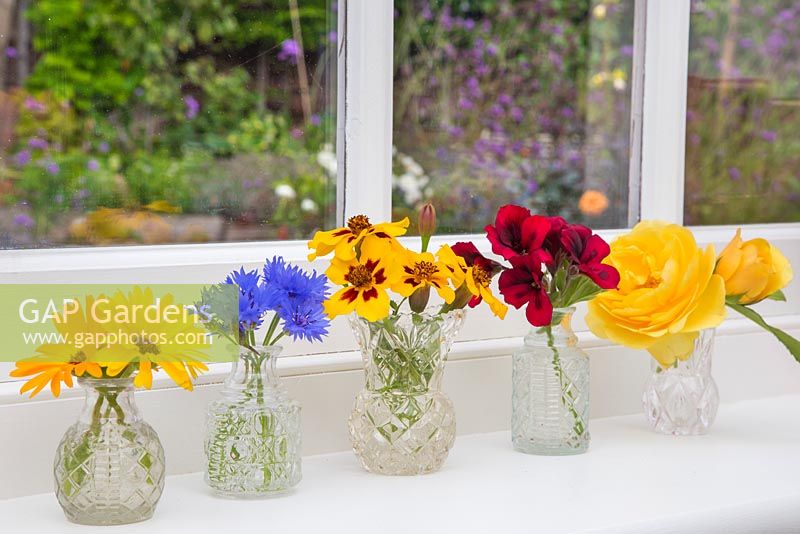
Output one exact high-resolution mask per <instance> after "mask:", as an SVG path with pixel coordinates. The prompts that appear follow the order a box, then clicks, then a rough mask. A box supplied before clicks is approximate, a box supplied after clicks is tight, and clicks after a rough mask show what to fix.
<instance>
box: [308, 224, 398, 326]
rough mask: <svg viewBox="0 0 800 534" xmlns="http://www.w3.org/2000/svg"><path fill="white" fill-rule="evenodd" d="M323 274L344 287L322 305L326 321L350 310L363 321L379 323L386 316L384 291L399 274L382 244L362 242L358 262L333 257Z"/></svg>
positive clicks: (388, 308) (395, 280) (375, 241)
mask: <svg viewBox="0 0 800 534" xmlns="http://www.w3.org/2000/svg"><path fill="white" fill-rule="evenodd" d="M325 274H326V275H327V276H328V278H329V279H330V280H331V282H333V283H334V284H338V285H343V286H345V287H343V288H342V289H340V290H339V291H337V292H336V293H334V294H333V295H332V296H331V297H330V298H329V299H328V300H326V301H325V303H324V307H325V313H326V314H328V316H329V317H330V318H334V317H336V316H337V315H343V314H346V313H351V312H353V311H355V312H356V313H357V314H358V315H359V316H361V317H363V318H364V319H366V320H367V321H379V320H381V319H383V318H385V317H386V316H387V315H389V310H390V304H389V303H390V300H389V295H388V294H387V293H386V291H387V290H388V289H389V288H390V287H392V285H394V284H395V283H396V282H397V280H398V274H399V273H398V272H397V266H396V265H395V264H394V262H393V260H392V257H391V246H390V245H389V244H388V243H387V242H386V241H384V240H382V239H378V238H367V239H365V240H364V241H363V242H362V244H361V255H360V257H359V258H358V259H356V258H355V257H353V258H351V259H350V260H348V261H345V260H342V259H340V258H339V257H335V258H333V259H332V260H331V265H330V267H328V270H327V271H326V272H325Z"/></svg>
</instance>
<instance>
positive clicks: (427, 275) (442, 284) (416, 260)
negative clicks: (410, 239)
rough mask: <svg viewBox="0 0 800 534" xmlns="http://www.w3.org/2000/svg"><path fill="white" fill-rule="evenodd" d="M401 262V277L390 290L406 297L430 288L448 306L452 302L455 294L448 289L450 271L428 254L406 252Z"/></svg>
mask: <svg viewBox="0 0 800 534" xmlns="http://www.w3.org/2000/svg"><path fill="white" fill-rule="evenodd" d="M403 256H404V258H403V260H402V262H401V269H402V275H401V277H400V279H399V280H398V281H397V283H396V284H394V285H393V286H392V290H393V291H396V292H397V293H399V294H400V295H402V296H403V297H408V296H410V295H411V294H412V293H414V291H416V290H417V289H420V288H425V287H432V288H434V289H435V290H436V292H437V293H439V296H440V297H442V298H443V299H444V301H445V302H446V303H448V304H450V303H451V302H453V299H454V298H455V296H456V295H455V292H454V291H453V289H452V288H451V287H450V284H449V279H450V270H449V269H448V268H447V267H446V266H445V265H444V264H443V263H442V262H440V261H436V258H435V257H434V256H433V254H431V253H430V252H422V253H417V252H414V251H411V250H406V251H405V254H403Z"/></svg>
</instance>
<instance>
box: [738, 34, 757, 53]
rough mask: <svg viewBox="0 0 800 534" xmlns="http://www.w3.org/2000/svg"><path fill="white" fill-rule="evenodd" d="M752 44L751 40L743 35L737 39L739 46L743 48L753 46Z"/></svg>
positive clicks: (746, 48)
mask: <svg viewBox="0 0 800 534" xmlns="http://www.w3.org/2000/svg"><path fill="white" fill-rule="evenodd" d="M753 44H754V43H753V40H752V39H750V38H749V37H743V38H741V39H739V46H740V47H742V48H744V49H745V50H748V49H750V48H753Z"/></svg>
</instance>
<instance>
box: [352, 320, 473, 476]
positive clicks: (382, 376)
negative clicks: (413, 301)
mask: <svg viewBox="0 0 800 534" xmlns="http://www.w3.org/2000/svg"><path fill="white" fill-rule="evenodd" d="M464 316H465V312H464V310H461V309H459V310H453V311H451V312H448V313H445V314H441V315H440V314H436V313H399V314H393V315H390V316H389V317H387V318H386V319H384V320H382V321H378V322H369V321H367V320H365V319H362V318H361V317H358V316H356V315H351V316H350V325H351V327H352V328H353V332H354V333H355V336H356V340H357V341H358V345H359V348H360V349H361V354H362V357H363V359H364V371H365V375H366V385H365V388H364V389H363V390H362V391H361V393H359V394H358V396H357V397H356V400H355V405H354V406H353V412H352V413H351V415H350V420H349V426H350V439H351V442H352V444H353V451H354V452H355V453H356V456H357V457H358V459H359V460H360V461H361V465H362V466H363V467H364V469H366V470H367V471H371V472H373V473H379V474H382V475H421V474H425V473H430V472H433V471H436V470H437V469H439V468H440V467H441V466H442V464H443V463H444V461H445V459H446V458H447V454H448V452H449V450H450V448H451V447H452V446H453V441H454V440H455V435H456V416H455V410H454V409H453V403H452V402H451V401H450V399H449V398H448V397H447V395H445V394H444V393H443V392H442V389H441V387H442V375H443V373H444V364H445V361H446V360H447V353H448V352H449V351H450V346H451V345H452V343H453V340H454V339H455V336H456V334H457V333H458V330H459V329H460V328H461V325H462V324H463V322H464Z"/></svg>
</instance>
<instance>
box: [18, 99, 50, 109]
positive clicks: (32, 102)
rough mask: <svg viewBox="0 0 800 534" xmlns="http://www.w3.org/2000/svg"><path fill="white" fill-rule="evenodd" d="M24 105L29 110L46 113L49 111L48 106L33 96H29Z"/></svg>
mask: <svg viewBox="0 0 800 534" xmlns="http://www.w3.org/2000/svg"><path fill="white" fill-rule="evenodd" d="M22 105H23V107H24V108H25V109H27V110H28V111H33V112H34V113H44V112H45V111H47V106H45V105H44V104H43V103H42V102H39V101H38V100H36V99H35V98H33V97H32V96H29V97H27V98H26V99H25V102H24V103H23V104H22Z"/></svg>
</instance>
